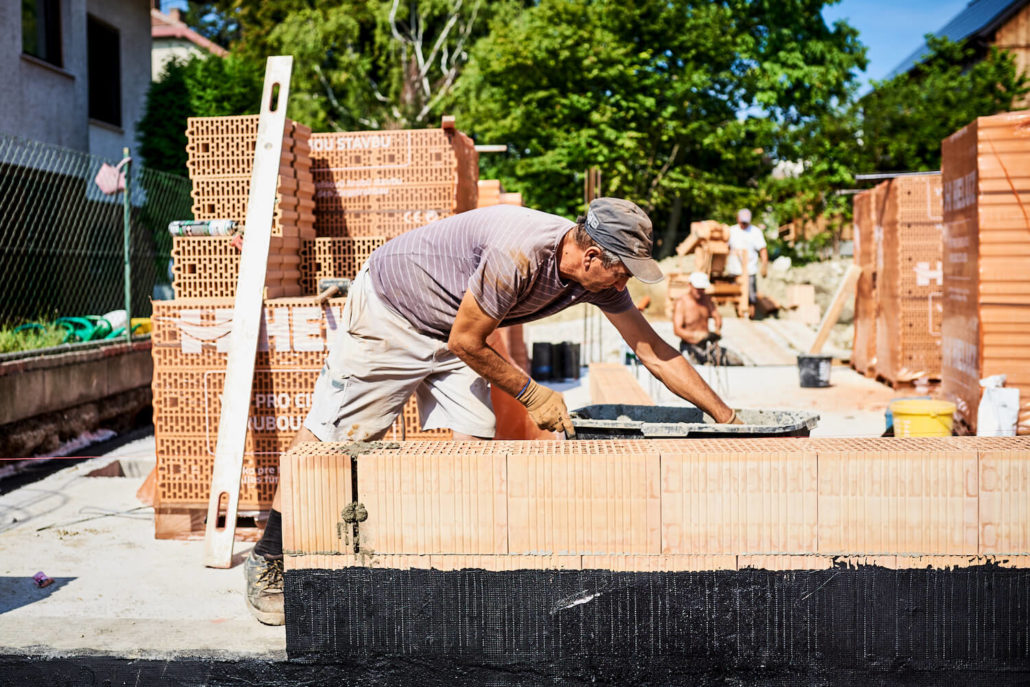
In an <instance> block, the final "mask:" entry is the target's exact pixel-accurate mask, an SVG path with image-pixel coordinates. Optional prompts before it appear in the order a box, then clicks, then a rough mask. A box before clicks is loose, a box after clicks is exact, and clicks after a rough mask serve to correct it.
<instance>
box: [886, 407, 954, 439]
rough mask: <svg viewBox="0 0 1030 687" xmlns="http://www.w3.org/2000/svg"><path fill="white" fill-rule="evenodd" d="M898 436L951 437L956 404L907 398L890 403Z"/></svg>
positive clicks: (895, 432)
mask: <svg viewBox="0 0 1030 687" xmlns="http://www.w3.org/2000/svg"><path fill="white" fill-rule="evenodd" d="M890 410H891V415H892V416H893V418H894V436H896V437H950V436H951V423H952V419H953V417H954V415H955V404H954V403H950V402H948V401H931V400H906V401H894V402H893V403H891V404H890Z"/></svg>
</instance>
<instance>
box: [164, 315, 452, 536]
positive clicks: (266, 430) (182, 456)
mask: <svg viewBox="0 0 1030 687" xmlns="http://www.w3.org/2000/svg"><path fill="white" fill-rule="evenodd" d="M345 302H346V301H345V299H342V298H340V299H332V300H330V301H329V303H328V304H327V305H325V306H319V305H317V304H316V303H314V302H313V301H312V299H310V298H283V299H276V300H271V301H267V302H266V303H265V308H264V316H263V319H262V326H261V333H260V338H259V340H258V351H257V357H256V359H255V369H254V387H253V391H252V393H251V407H250V416H249V418H248V422H247V438H246V444H245V449H244V466H243V477H242V481H241V484H240V510H241V513H246V512H251V513H253V512H256V511H263V510H267V509H268V508H270V507H271V503H272V496H273V495H274V493H275V488H276V485H277V484H278V482H279V474H278V471H279V455H280V453H282V452H283V451H285V450H286V447H287V446H289V444H290V442H291V441H292V440H293V437H294V436H295V435H296V433H297V431H298V430H300V427H301V425H302V423H303V422H304V418H305V417H306V416H307V413H308V410H309V409H310V407H311V392H312V390H313V389H314V387H315V380H316V379H317V378H318V374H319V372H320V371H321V369H322V365H323V364H324V362H325V356H326V353H327V351H328V348H329V346H330V345H331V344H332V341H333V340H334V338H335V332H336V329H337V326H338V324H339V322H340V316H341V312H342V310H343V304H344V303H345ZM232 315H233V300H232V299H228V298H221V299H218V298H207V299H200V298H198V299H177V300H172V301H156V302H155V303H154V315H153V318H152V324H153V329H152V337H153V356H154V377H153V382H152V389H153V398H154V439H155V443H156V450H157V469H156V493H155V503H154V510H155V517H154V524H155V530H156V536H157V538H159V539H172V538H189V537H198V536H199V537H202V536H203V533H204V517H205V515H206V513H207V502H208V495H209V491H210V487H211V472H212V470H213V468H214V457H215V446H216V444H217V442H218V421H219V418H220V417H221V396H222V389H223V385H224V383H225V366H226V363H227V360H228V350H229V348H228V346H229V331H230V330H231V328H232ZM450 437H451V432H450V431H449V430H446V431H445V430H433V431H428V432H423V431H421V429H420V426H419V418H418V409H417V407H416V404H415V400H414V396H413V397H411V398H410V399H409V400H408V403H407V405H406V406H405V408H404V412H403V415H402V417H401V418H398V421H397V422H396V423H395V424H394V427H393V429H392V430H391V431H390V432H389V433H388V435H387V437H386V438H387V439H394V440H397V439H422V440H430V439H436V440H439V439H448V438H450ZM237 532H238V533H239V535H240V536H243V537H247V536H253V535H254V534H255V533H254V531H253V530H249V531H248V530H247V529H246V528H240V529H238V530H237Z"/></svg>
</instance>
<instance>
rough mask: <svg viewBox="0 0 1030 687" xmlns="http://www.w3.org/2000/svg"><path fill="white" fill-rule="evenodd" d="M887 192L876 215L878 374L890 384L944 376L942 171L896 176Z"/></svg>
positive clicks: (877, 199)
mask: <svg viewBox="0 0 1030 687" xmlns="http://www.w3.org/2000/svg"><path fill="white" fill-rule="evenodd" d="M877 189H878V190H879V189H880V187H877ZM885 196H886V197H885V198H884V199H883V200H882V201H880V198H875V197H874V198H875V200H876V201H878V202H877V205H879V206H880V207H882V208H883V209H882V213H880V212H878V214H877V219H878V221H879V224H880V228H881V237H880V238H879V240H877V241H876V300H877V311H876V374H877V376H879V377H881V378H883V379H884V380H886V381H887V382H889V383H891V384H899V383H904V382H909V381H912V380H914V379H916V378H919V377H929V378H930V379H940V375H941V338H940V337H941V288H942V278H941V228H942V225H941V219H942V217H941V177H940V174H936V173H935V174H924V175H918V176H903V177H897V178H895V179H892V180H891V181H890V182H889V185H888V186H886V193H885ZM881 197H883V196H882V195H881Z"/></svg>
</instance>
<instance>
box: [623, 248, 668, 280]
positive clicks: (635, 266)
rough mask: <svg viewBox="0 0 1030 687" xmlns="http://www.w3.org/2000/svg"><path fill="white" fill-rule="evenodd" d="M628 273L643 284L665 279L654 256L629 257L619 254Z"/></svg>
mask: <svg viewBox="0 0 1030 687" xmlns="http://www.w3.org/2000/svg"><path fill="white" fill-rule="evenodd" d="M619 257H620V258H621V259H622V264H624V265H625V266H626V269H628V270H629V273H630V274H632V275H633V276H634V277H636V278H637V279H639V280H640V281H642V282H644V283H645V284H657V283H658V282H660V281H663V280H664V279H665V273H664V272H662V268H661V267H659V266H658V261H656V260H655V259H654V258H630V257H626V256H624V255H620V256H619Z"/></svg>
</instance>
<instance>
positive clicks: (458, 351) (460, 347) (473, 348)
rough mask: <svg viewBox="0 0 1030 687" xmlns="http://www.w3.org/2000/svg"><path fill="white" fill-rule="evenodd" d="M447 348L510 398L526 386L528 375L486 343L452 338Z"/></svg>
mask: <svg viewBox="0 0 1030 687" xmlns="http://www.w3.org/2000/svg"><path fill="white" fill-rule="evenodd" d="M447 346H448V348H450V350H451V352H453V353H454V354H455V355H456V356H458V357H459V358H461V359H462V361H464V363H465V364H466V365H468V366H469V367H471V368H472V369H473V370H475V371H476V372H477V373H478V374H479V376H481V377H483V378H484V379H485V380H486V381H488V382H490V383H491V384H493V385H494V386H496V387H497V388H499V389H500V390H501V391H504V392H505V393H507V394H509V395H510V396H517V395H518V393H519V392H520V391H521V390H522V388H523V387H524V386H525V385H526V381H527V379H528V375H527V374H526V373H525V372H523V371H522V370H520V369H519V368H517V367H515V366H514V365H512V364H511V363H509V362H508V361H507V360H505V359H504V358H503V357H501V354H500V353H498V352H497V351H495V350H494V349H493V348H492V347H490V346H489V345H487V344H486V342H483V341H478V340H474V339H472V338H471V337H470V338H468V339H462V338H452V339H451V340H450V341H449V342H448V343H447Z"/></svg>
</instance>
